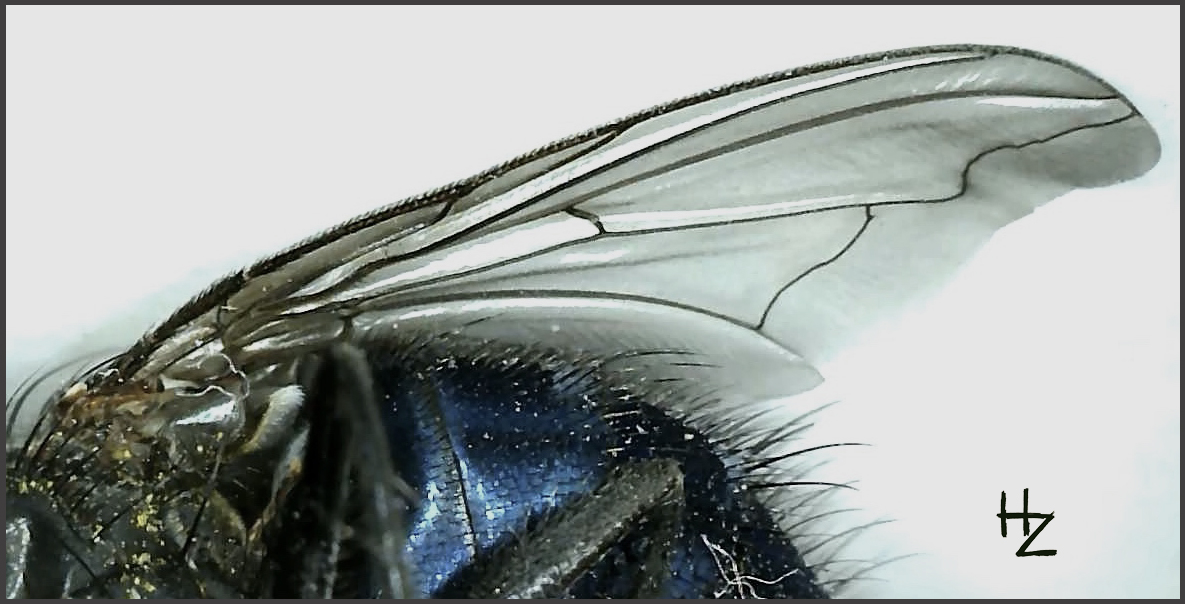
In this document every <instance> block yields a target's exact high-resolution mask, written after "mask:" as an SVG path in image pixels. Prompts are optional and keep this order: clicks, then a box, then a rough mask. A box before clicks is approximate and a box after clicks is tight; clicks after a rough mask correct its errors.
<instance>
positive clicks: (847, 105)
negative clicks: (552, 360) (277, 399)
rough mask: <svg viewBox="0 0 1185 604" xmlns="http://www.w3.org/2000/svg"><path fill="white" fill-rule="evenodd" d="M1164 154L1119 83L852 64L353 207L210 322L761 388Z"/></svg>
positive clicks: (268, 342) (987, 61)
mask: <svg viewBox="0 0 1185 604" xmlns="http://www.w3.org/2000/svg"><path fill="white" fill-rule="evenodd" d="M1158 157H1159V143H1158V141H1157V138H1156V135H1155V133H1154V132H1153V131H1152V129H1151V127H1150V126H1149V124H1148V123H1147V122H1146V121H1145V120H1144V118H1143V117H1142V116H1141V115H1140V114H1139V113H1138V112H1137V111H1136V110H1135V108H1133V107H1132V106H1131V105H1130V104H1129V103H1128V101H1127V100H1126V99H1125V98H1123V96H1122V95H1121V94H1119V93H1118V92H1117V91H1115V90H1114V89H1113V88H1111V87H1110V86H1108V85H1107V84H1106V83H1104V82H1102V81H1100V80H1099V79H1098V78H1096V77H1094V76H1093V75H1091V74H1089V73H1087V72H1085V71H1083V70H1081V69H1080V68H1077V67H1075V66H1072V65H1068V64H1065V63H1063V62H1060V61H1058V60H1056V59H1052V58H1049V57H1044V56H1039V55H1036V54H1033V53H1029V52H1026V51H1019V50H1015V49H1005V48H983V47H959V48H937V49H935V48H932V49H914V50H909V51H902V52H897V53H891V54H887V55H880V56H869V57H862V58H858V59H852V60H848V61H843V62H839V63H835V64H831V65H825V66H816V67H813V68H807V69H804V70H796V71H793V72H786V73H782V74H775V75H771V76H767V77H764V78H758V79H756V80H752V81H749V82H745V83H742V84H738V85H735V86H730V87H726V88H722V89H718V90H714V91H709V92H707V93H704V94H702V95H698V96H696V97H691V98H688V99H684V100H681V101H677V102H674V103H671V104H668V105H665V106H662V107H658V108H655V109H653V110H650V111H648V112H643V113H641V114H638V115H636V116H632V117H630V118H626V119H624V120H621V121H619V122H616V123H613V124H609V125H607V126H604V127H602V128H598V129H594V130H592V131H589V132H587V133H585V134H583V135H579V136H577V137H573V138H572V139H568V140H566V141H561V142H560V143H556V144H554V145H552V146H550V147H546V148H544V149H542V150H540V151H538V152H536V153H534V154H531V155H528V156H525V157H524V158H520V160H516V162H512V163H511V164H507V165H505V166H501V167H499V168H495V169H494V170H492V171H490V172H488V173H486V174H484V175H480V176H478V177H475V178H474V179H470V180H469V181H465V182H463V183H459V184H458V185H455V186H454V188H453V189H451V190H446V191H445V193H444V194H436V196H435V197H433V196H429V197H427V198H424V199H425V200H426V201H424V202H423V203H417V204H412V205H411V206H407V209H406V210H404V211H399V212H397V213H396V214H395V215H394V216H393V217H390V218H384V217H383V216H382V215H381V213H380V214H376V215H374V216H371V217H368V218H366V219H360V221H358V222H357V223H356V224H357V226H356V227H349V225H347V231H348V232H345V233H339V234H336V235H335V236H334V240H333V241H330V242H326V243H324V244H323V245H320V246H319V247H318V246H313V247H312V248H302V249H299V250H298V251H299V252H300V254H299V255H298V256H291V255H290V257H294V258H295V259H293V260H291V261H288V262H286V263H285V264H283V265H280V266H278V267H276V268H274V269H271V267H269V270H268V271H266V272H262V273H261V274H257V275H251V276H250V278H247V276H248V273H246V272H245V273H244V280H245V284H244V285H243V287H242V288H240V289H239V291H238V292H237V293H236V294H234V295H233V296H231V297H230V298H229V302H228V303H226V304H224V305H223V308H222V310H221V311H220V313H221V314H220V315H219V317H220V318H219V321H220V323H219V324H220V325H223V326H228V327H226V331H225V333H224V335H223V340H224V341H225V342H227V343H228V345H232V346H235V347H237V348H238V349H253V350H255V351H266V350H268V349H269V348H279V347H281V346H290V345H291V344H292V341H293V338H297V339H299V338H300V337H302V336H300V335H299V334H301V333H305V332H302V331H301V330H300V329H294V327H297V326H301V325H304V324H305V323H308V324H309V325H310V327H308V330H307V331H308V332H309V333H317V334H321V335H324V334H326V333H329V332H334V333H339V332H344V331H345V327H344V323H346V322H347V321H346V320H345V319H343V318H342V317H343V316H345V315H348V316H349V317H350V319H349V321H350V322H352V323H353V324H354V325H355V326H362V325H367V326H369V327H374V326H376V325H380V324H381V325H387V326H391V325H396V324H397V325H398V326H399V327H400V328H402V329H413V330H414V329H418V328H419V327H423V328H424V329H430V328H439V326H441V325H451V326H453V327H455V328H457V329H460V328H461V327H462V326H463V327H465V328H466V329H467V330H468V331H469V333H478V334H481V333H488V334H490V336H491V337H493V336H495V335H496V336H498V337H501V338H503V339H505V338H510V339H512V340H513V339H521V340H523V341H529V342H531V343H536V344H538V343H543V344H547V345H556V346H570V345H572V344H573V343H575V342H577V341H581V342H584V344H582V347H584V348H589V347H592V348H597V345H595V344H588V342H590V341H602V342H603V344H601V345H600V349H597V351H603V352H605V353H608V352H609V351H611V350H613V349H615V348H619V347H620V346H621V345H622V343H623V342H635V343H636V346H637V348H638V349H639V350H642V349H646V348H650V349H666V348H669V349H671V350H699V351H714V353H713V354H712V355H711V356H713V357H714V361H713V362H712V363H702V364H701V365H711V364H714V365H715V366H723V365H731V366H733V370H732V375H734V376H741V377H739V378H737V379H738V380H740V381H742V382H752V381H753V380H758V381H760V380H759V379H758V376H759V375H760V374H761V372H770V371H771V370H772V369H774V368H776V367H782V368H783V369H794V370H795V371H799V370H800V371H801V376H802V377H801V379H797V380H791V381H792V382H795V385H793V386H789V387H787V386H785V380H784V379H783V380H782V381H781V383H782V384H783V385H782V386H777V387H775V386H774V385H772V383H771V384H770V389H771V390H778V388H781V390H782V391H783V392H782V393H793V392H785V391H786V390H790V391H801V390H806V389H809V388H810V387H813V385H814V384H815V383H817V381H818V377H817V374H815V373H813V370H810V369H809V368H810V366H811V365H813V364H817V363H819V362H823V361H826V360H827V359H829V358H831V357H832V356H833V355H835V354H836V353H838V352H839V351H842V350H843V349H844V348H845V347H846V346H848V345H850V344H851V342H852V341H853V340H854V339H855V338H857V337H858V336H859V335H860V334H861V333H862V332H863V331H865V330H866V329H868V328H869V327H870V326H872V325H874V324H876V323H877V322H879V321H881V320H883V319H885V318H886V317H889V316H892V315H893V314H895V313H897V312H898V311H899V310H900V309H901V308H902V307H903V306H905V305H907V304H909V303H910V302H911V301H913V300H915V299H916V298H917V297H919V296H923V295H925V294H926V293H928V292H929V291H930V290H932V289H934V288H935V287H936V286H938V285H941V284H942V283H943V282H944V281H946V280H947V278H948V277H949V276H950V275H951V274H952V273H953V272H954V271H955V270H956V269H957V268H958V266H959V265H961V264H962V263H964V262H965V261H966V260H967V259H968V258H969V257H970V256H971V255H972V254H973V253H974V252H975V250H976V249H977V248H979V247H980V246H981V245H983V244H984V243H985V242H986V241H987V240H988V239H989V238H990V237H991V235H992V233H993V232H995V231H996V230H997V229H999V228H1001V227H1003V226H1004V225H1006V224H1008V223H1009V222H1012V221H1014V220H1016V219H1018V218H1020V217H1022V216H1024V215H1025V214H1028V213H1029V212H1031V211H1032V210H1033V209H1034V208H1036V207H1037V206H1039V205H1041V204H1043V203H1045V202H1048V201H1049V200H1051V199H1053V198H1055V197H1057V196H1059V195H1061V194H1063V193H1065V192H1067V191H1068V190H1070V189H1072V188H1075V187H1095V186H1105V185H1109V184H1113V183H1117V182H1120V181H1123V180H1126V179H1129V178H1133V177H1135V176H1138V175H1140V174H1142V173H1143V172H1145V171H1147V170H1148V169H1150V168H1151V167H1152V166H1153V165H1154V164H1155V163H1156V161H1157V159H1158ZM253 270H254V272H256V273H260V271H258V270H257V269H253ZM277 317H279V318H277ZM326 317H334V318H333V319H332V320H330V321H329V323H326V322H325V318H326ZM574 319H579V320H574ZM302 322H304V323H302ZM330 324H331V325H330ZM327 325H329V326H327ZM572 325H576V326H581V325H583V326H585V327H583V328H581V327H571V326H572ZM432 326H435V327H432ZM213 332H214V330H213V329H212V328H211V329H210V333H213ZM293 334H297V335H293ZM590 335H591V336H595V337H589V336H590ZM269 338H271V339H269ZM273 340H275V342H274V343H273ZM601 349H603V350H601ZM763 359H764V361H763ZM771 363H772V365H771ZM767 374H768V375H780V376H782V377H783V378H784V377H785V372H784V371H783V372H780V373H779V372H774V373H767ZM678 377H679V376H672V378H671V379H676V378H678ZM768 379H769V378H767V380H768ZM751 389H752V392H751V393H750V394H751V395H752V397H758V396H765V395H767V394H774V393H775V392H772V391H771V392H767V391H766V390H767V389H766V388H765V387H763V386H753V387H752V388H751Z"/></svg>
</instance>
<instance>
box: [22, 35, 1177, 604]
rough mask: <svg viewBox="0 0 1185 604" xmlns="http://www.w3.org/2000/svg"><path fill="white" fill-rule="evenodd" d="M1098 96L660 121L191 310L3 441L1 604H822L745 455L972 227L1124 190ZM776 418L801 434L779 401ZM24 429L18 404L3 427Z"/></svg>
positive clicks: (781, 473) (966, 96)
mask: <svg viewBox="0 0 1185 604" xmlns="http://www.w3.org/2000/svg"><path fill="white" fill-rule="evenodd" d="M1158 157H1159V144H1158V141H1157V138H1156V135H1155V133H1154V132H1153V131H1152V129H1151V127H1150V126H1149V124H1148V122H1147V121H1146V120H1145V119H1144V118H1143V116H1141V115H1140V113H1139V112H1138V111H1137V110H1136V109H1135V108H1134V107H1133V106H1132V105H1131V104H1130V103H1129V102H1128V101H1127V100H1126V99H1125V98H1124V97H1123V96H1122V95H1121V94H1120V93H1118V92H1117V91H1116V90H1115V89H1114V88H1112V87H1111V86H1109V85H1108V84H1106V83H1104V82H1102V81H1100V80H1099V79H1098V78H1096V77H1094V76H1093V75H1091V74H1089V73H1088V72H1086V71H1084V70H1082V69H1080V68H1078V67H1076V66H1074V65H1071V64H1068V63H1066V62H1063V61H1061V60H1058V59H1055V58H1052V57H1048V56H1045V55H1040V54H1037V53H1034V52H1031V51H1024V50H1018V49H1012V48H1002V47H983V46H949V47H931V48H916V49H907V50H901V51H894V52H888V53H882V54H877V55H866V56H861V57H855V58H851V59H846V60H841V61H834V62H830V63H826V64H821V65H814V66H810V67H805V68H800V69H795V70H791V71H786V72H780V73H775V74H771V75H767V76H763V77H759V78H755V79H752V80H749V81H745V82H741V83H738V84H733V85H730V86H725V87H721V88H717V89H713V90H710V91H707V92H704V93H701V94H698V95H694V96H691V97H687V98H683V99H679V100H676V101H673V102H671V103H667V104H664V105H660V106H658V107H654V108H652V109H648V110H646V111H642V112H640V113H637V114H634V115H631V116H628V117H626V118H623V119H620V120H617V121H615V122H612V123H609V124H606V125H603V126H599V127H597V128H593V129H591V130H588V131H586V132H583V133H581V134H578V135H575V136H572V137H569V138H567V139H564V140H561V141H558V142H555V143H552V144H550V145H547V146H545V147H542V148H540V149H538V150H536V151H534V152H531V153H528V154H526V155H524V156H521V157H519V158H516V159H513V160H511V161H509V162H506V163H504V164H501V165H499V166H496V167H494V168H492V169H490V170H487V171H486V172H483V173H481V174H478V175H476V176H474V177H471V178H468V179H465V180H462V181H459V182H456V183H453V184H451V185H448V186H446V187H443V188H440V189H437V190H435V191H432V192H429V193H426V194H424V195H420V196H418V197H415V198H412V199H408V200H405V201H403V202H400V203H397V204H394V205H392V206H389V207H385V208H381V209H378V210H376V211H374V212H371V213H368V214H366V215H363V216H360V217H358V218H356V219H354V220H351V221H349V222H347V223H345V224H342V225H340V226H337V227H335V228H332V229H330V230H328V231H326V232H325V233H323V234H322V235H320V236H317V237H315V238H312V239H309V240H307V241H305V242H302V243H300V244H297V245H295V246H293V247H291V248H288V249H286V250H283V251H281V252H279V253H277V254H275V255H273V256H271V257H269V258H266V259H264V260H262V261H260V262H257V263H255V264H253V265H251V266H249V267H247V268H245V269H243V270H241V271H238V272H236V273H233V274H232V275H230V276H228V277H226V278H224V279H222V280H220V281H218V282H217V283H215V284H214V285H213V286H211V287H210V288H209V289H208V290H206V291H205V292H203V293H202V294H200V295H199V296H197V297H196V298H194V299H193V300H192V301H191V302H189V303H188V304H186V305H185V306H183V307H182V308H180V309H179V310H177V311H176V312H175V313H173V315H171V316H170V317H169V318H167V319H166V320H165V321H164V322H162V323H161V324H160V325H159V326H158V327H156V328H155V329H153V330H151V331H149V332H148V333H147V334H145V335H144V336H143V337H141V338H140V339H139V340H138V341H137V342H136V343H135V344H133V345H132V346H131V347H130V348H129V349H127V350H126V351H124V352H122V353H121V354H118V355H116V356H115V357H113V358H111V359H110V360H108V361H106V362H104V363H102V364H100V365H99V366H97V367H94V368H93V369H91V370H89V371H87V372H85V373H84V374H83V375H80V376H78V377H77V379H74V380H71V381H70V382H69V383H68V385H67V386H66V387H65V388H63V389H62V390H61V391H60V392H58V393H57V394H55V395H54V396H53V397H51V399H50V400H49V401H48V402H47V404H45V405H44V408H43V409H41V410H40V414H39V415H38V416H37V419H36V422H35V425H34V426H33V427H32V428H31V429H30V430H28V431H27V432H28V433H27V434H18V433H16V432H15V430H16V426H17V419H18V416H19V415H20V413H19V409H20V406H21V405H23V404H25V403H27V402H30V401H28V398H29V394H28V393H29V392H30V389H24V390H22V391H21V392H18V393H17V395H15V396H14V399H13V400H12V401H10V405H9V410H8V422H7V424H8V426H7V432H8V434H9V436H10V437H12V438H10V439H9V443H10V445H9V455H8V462H7V464H8V465H7V474H6V498H7V504H8V516H7V521H6V529H7V532H6V546H7V549H8V581H7V592H8V595H9V597H18V596H25V597H74V596H125V595H138V596H177V597H197V596H203V597H230V596H256V597H289V596H293V597H295V596H304V597H360V596H364V597H404V596H440V597H459V596H469V597H501V596H516V597H534V596H540V597H560V596H576V597H679V596H682V597H783V598H787V597H794V598H798V597H826V596H829V595H833V594H835V593H837V592H838V591H840V590H841V589H842V587H843V585H844V584H845V582H846V581H849V580H852V579H853V578H855V577H856V575H857V574H858V573H856V574H852V575H849V576H847V577H834V576H831V575H829V574H828V573H827V572H825V571H826V567H827V565H828V563H829V560H827V559H826V558H825V557H823V556H821V554H820V553H819V552H820V551H822V549H821V548H823V546H824V545H826V543H827V542H831V541H834V540H836V539H839V538H841V537H842V535H830V536H826V537H824V538H822V539H821V540H820V539H818V538H814V537H811V531H810V530H808V529H809V528H810V527H811V526H813V525H814V523H815V522H816V521H817V519H818V518H819V517H821V516H822V515H826V514H827V513H828V512H827V511H822V512H820V511H819V499H818V497H819V494H820V493H826V492H827V490H828V489H834V488H838V487H840V486H842V485H841V484H840V483H837V482H832V481H827V480H818V479H815V478H813V477H812V476H810V475H808V474H809V468H810V462H809V459H810V457H811V455H812V454H813V453H815V452H816V451H818V450H819V449H822V448H827V447H839V446H849V445H853V444H855V443H830V444H828V445H825V446H824V447H804V446H795V444H794V443H795V441H796V439H797V438H798V437H799V436H800V435H801V434H802V433H803V432H804V431H805V430H807V429H808V428H809V426H810V423H811V422H812V421H814V420H813V416H812V414H811V412H812V411H814V410H815V409H810V408H806V409H803V412H802V413H801V414H800V417H799V418H798V419H797V420H793V421H789V422H772V421H770V420H769V419H768V418H769V417H770V416H769V415H767V413H768V411H769V409H770V406H769V403H770V402H771V401H786V400H793V399H794V397H798V396H805V395H806V394H807V393H810V392H811V391H812V390H814V389H815V388H816V387H817V386H819V384H820V383H821V382H822V376H821V375H820V374H819V372H818V371H817V370H816V369H815V367H816V365H818V364H819V363H820V362H821V361H823V360H825V359H827V358H829V357H831V356H832V355H834V354H836V353H837V352H838V351H839V350H842V349H843V348H844V347H845V346H846V345H847V344H848V343H850V342H851V341H852V340H853V339H854V338H855V337H857V335H858V334H859V333H860V332H861V331H862V330H864V329H866V328H867V327H869V326H870V325H872V324H874V323H876V322H877V321H879V320H881V319H883V318H885V317H887V316H891V315H892V314H893V313H895V312H897V311H899V310H900V309H901V308H902V307H904V306H905V305H907V304H908V303H909V301H910V300H911V299H912V298H913V297H914V295H915V293H916V292H918V291H921V290H924V289H925V288H926V287H928V286H930V285H932V284H934V283H938V282H941V280H942V279H944V278H945V277H947V276H949V275H950V274H951V273H953V272H954V271H955V270H956V269H957V268H958V266H959V265H960V264H962V262H964V261H965V260H966V259H967V258H968V257H970V255H971V254H972V253H974V251H975V249H976V248H977V247H978V246H980V245H982V244H983V243H984V242H986V240H987V239H988V238H989V237H990V236H991V234H992V233H993V232H994V231H995V230H997V229H999V228H1000V227H1002V226H1004V225H1005V224H1008V223H1009V222H1011V221H1013V220H1016V219H1018V218H1020V217H1022V216H1023V215H1025V214H1027V213H1029V212H1030V211H1032V210H1033V209H1034V208H1036V207H1037V206H1039V205H1041V204H1043V203H1045V202H1047V201H1049V200H1051V199H1053V198H1055V197H1057V196H1059V195H1061V194H1062V193H1065V192H1067V191H1069V190H1071V189H1073V188H1077V187H1098V186H1107V185H1111V184H1114V183H1118V182H1121V181H1124V180H1127V179H1131V178H1135V177H1137V176H1139V175H1140V174H1143V173H1144V172H1145V171H1147V170H1148V169H1150V168H1151V167H1152V166H1153V165H1154V164H1155V163H1156V161H1157V159H1158ZM799 400H802V399H799ZM32 402H34V403H40V402H41V401H32Z"/></svg>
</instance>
